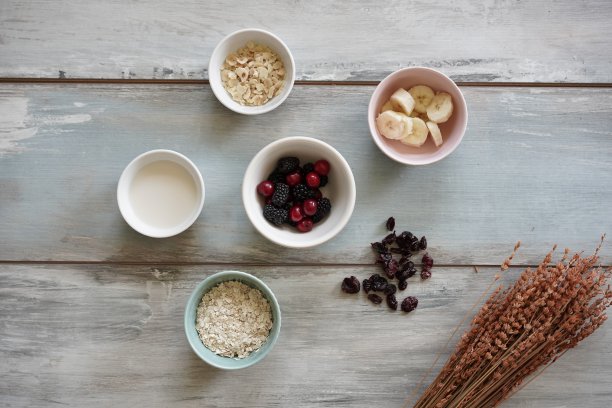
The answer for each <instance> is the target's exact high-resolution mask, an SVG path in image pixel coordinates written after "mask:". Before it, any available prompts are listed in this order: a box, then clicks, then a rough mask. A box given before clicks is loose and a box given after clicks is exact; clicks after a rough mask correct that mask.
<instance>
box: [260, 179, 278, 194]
mask: <svg viewBox="0 0 612 408" xmlns="http://www.w3.org/2000/svg"><path fill="white" fill-rule="evenodd" d="M257 192H258V193H259V194H261V195H262V196H264V197H271V196H272V194H274V183H272V182H271V181H270V180H264V181H262V182H261V183H259V184H258V185H257Z"/></svg>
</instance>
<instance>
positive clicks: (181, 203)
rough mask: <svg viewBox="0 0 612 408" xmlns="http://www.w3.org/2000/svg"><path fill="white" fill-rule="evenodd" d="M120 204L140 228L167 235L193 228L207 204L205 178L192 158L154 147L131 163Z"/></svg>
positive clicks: (123, 178) (154, 234) (145, 232)
mask: <svg viewBox="0 0 612 408" xmlns="http://www.w3.org/2000/svg"><path fill="white" fill-rule="evenodd" d="M117 203H118V204H119V211H121V215H123V218H124V219H125V221H126V222H127V223H128V224H129V225H130V226H131V227H132V228H134V229H135V230H136V231H138V232H140V233H141V234H143V235H147V236H149V237H153V238H166V237H171V236H173V235H177V234H180V233H181V232H183V231H185V230H186V229H187V228H189V227H190V226H191V225H192V224H193V223H194V222H195V220H196V219H197V218H198V216H199V215H200V212H201V211H202V207H203V206H204V180H203V179H202V175H201V174H200V171H199V170H198V168H197V167H196V166H195V164H193V162H192V161H191V160H189V159H188V158H187V157H185V156H183V155H182V154H180V153H177V152H175V151H172V150H151V151H148V152H146V153H143V154H141V155H140V156H138V157H136V158H135V159H134V160H132V161H131V162H130V164H128V166H127V167H126V168H125V170H124V171H123V173H122V174H121V177H120V178H119V185H118V186H117Z"/></svg>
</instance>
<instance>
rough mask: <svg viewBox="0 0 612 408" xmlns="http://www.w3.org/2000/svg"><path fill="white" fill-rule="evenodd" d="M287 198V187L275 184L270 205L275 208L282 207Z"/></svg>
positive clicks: (282, 184)
mask: <svg viewBox="0 0 612 408" xmlns="http://www.w3.org/2000/svg"><path fill="white" fill-rule="evenodd" d="M288 198H289V186H288V185H286V184H284V183H276V186H275V188H274V194H273V195H272V204H274V205H275V206H277V207H283V206H284V205H285V203H286V202H287V199H288Z"/></svg>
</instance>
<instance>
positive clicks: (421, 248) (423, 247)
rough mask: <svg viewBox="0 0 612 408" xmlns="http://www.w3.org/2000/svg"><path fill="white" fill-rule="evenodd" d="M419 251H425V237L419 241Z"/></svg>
mask: <svg viewBox="0 0 612 408" xmlns="http://www.w3.org/2000/svg"><path fill="white" fill-rule="evenodd" d="M419 249H420V250H421V251H424V250H426V249H427V238H425V235H423V236H422V237H421V240H420V241H419Z"/></svg>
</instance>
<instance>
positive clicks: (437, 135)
mask: <svg viewBox="0 0 612 408" xmlns="http://www.w3.org/2000/svg"><path fill="white" fill-rule="evenodd" d="M426 125H427V129H429V133H431V138H432V139H433V141H434V143H435V144H436V147H440V146H441V145H442V143H443V140H442V132H440V128H439V127H438V124H437V123H434V122H427V123H426Z"/></svg>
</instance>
